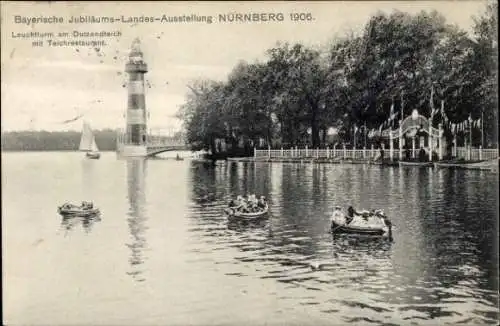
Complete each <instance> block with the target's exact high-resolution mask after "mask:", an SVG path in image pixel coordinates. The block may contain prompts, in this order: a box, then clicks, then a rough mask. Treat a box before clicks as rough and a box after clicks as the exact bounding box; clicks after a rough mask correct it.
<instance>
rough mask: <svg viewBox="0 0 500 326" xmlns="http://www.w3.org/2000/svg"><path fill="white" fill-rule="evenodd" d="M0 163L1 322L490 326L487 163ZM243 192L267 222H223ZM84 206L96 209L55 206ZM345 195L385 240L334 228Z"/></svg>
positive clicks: (491, 213) (60, 156)
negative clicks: (373, 211)
mask: <svg viewBox="0 0 500 326" xmlns="http://www.w3.org/2000/svg"><path fill="white" fill-rule="evenodd" d="M2 173H3V175H2V177H3V178H2V230H3V231H2V237H3V246H2V248H3V269H4V275H3V276H4V279H3V291H4V293H3V308H4V309H3V314H4V323H6V324H8V325H19V324H23V325H26V324H50V325H76V324H87V325H88V324H92V325H118V324H120V325H188V324H192V325H223V324H224V325H238V324H241V325H259V324H260V325H263V324H268V325H273V324H285V323H286V324H287V325H288V324H290V325H322V324H323V325H327V324H328V325H345V324H354V325H363V324H367V325H445V324H452V325H460V324H463V325H484V324H497V322H496V320H497V318H498V308H497V307H498V295H497V293H498V281H497V279H498V273H497V263H496V261H497V259H496V256H497V249H496V248H497V246H496V242H497V240H496V234H497V232H496V228H497V223H496V220H497V211H498V197H497V196H498V193H497V189H498V176H497V175H495V174H491V173H490V172H484V171H458V170H457V171H454V170H447V169H439V170H435V169H432V168H413V167H408V168H392V167H381V166H369V165H312V164H280V163H228V164H220V165H218V166H217V167H216V168H214V169H211V168H207V167H205V166H203V165H202V164H195V163H192V162H190V161H189V160H185V161H175V160H161V159H158V160H148V161H140V160H136V161H123V160H117V159H116V156H115V155H114V153H104V154H103V156H102V157H101V159H100V160H85V159H83V158H82V155H81V154H80V153H3V157H2ZM247 193H256V194H258V195H260V194H264V195H266V197H267V199H268V201H269V202H270V215H269V219H268V220H264V221H260V222H257V223H250V224H248V223H247V224H242V223H229V222H228V221H227V219H226V218H225V216H224V215H223V213H222V209H223V208H224V205H225V203H226V202H227V200H228V198H230V197H231V196H235V195H238V194H247ZM82 200H92V201H94V203H95V205H97V206H98V207H99V208H100V209H101V210H102V212H103V213H102V216H101V218H100V219H67V220H65V219H62V218H61V217H60V216H59V215H58V214H57V212H56V209H57V205H60V204H62V203H63V202H65V201H74V202H80V201H82ZM349 204H352V205H353V206H355V207H356V208H367V209H369V208H383V209H384V210H385V211H386V213H387V214H388V215H389V216H390V217H391V220H392V222H393V224H394V242H392V243H391V242H389V241H387V240H386V239H380V238H360V237H352V236H335V237H333V236H332V235H331V234H329V233H328V232H327V231H328V226H329V225H328V219H329V215H330V213H331V211H332V209H333V207H334V205H342V206H346V205H349ZM312 262H320V263H322V264H323V266H324V268H321V269H318V270H314V269H312V268H311V266H310V264H311V263H312Z"/></svg>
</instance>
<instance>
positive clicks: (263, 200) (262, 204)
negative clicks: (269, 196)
mask: <svg viewBox="0 0 500 326" xmlns="http://www.w3.org/2000/svg"><path fill="white" fill-rule="evenodd" d="M257 206H258V207H259V208H261V209H264V208H266V197H264V196H260V198H259V201H258V203H257Z"/></svg>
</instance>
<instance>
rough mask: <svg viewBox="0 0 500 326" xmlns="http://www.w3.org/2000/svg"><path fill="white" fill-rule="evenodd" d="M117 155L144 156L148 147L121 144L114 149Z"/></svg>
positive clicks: (124, 156)
mask: <svg viewBox="0 0 500 326" xmlns="http://www.w3.org/2000/svg"><path fill="white" fill-rule="evenodd" d="M116 154H117V155H118V157H119V158H120V157H123V158H126V157H146V156H147V155H148V148H147V146H146V145H122V146H120V147H119V148H118V150H117V151H116Z"/></svg>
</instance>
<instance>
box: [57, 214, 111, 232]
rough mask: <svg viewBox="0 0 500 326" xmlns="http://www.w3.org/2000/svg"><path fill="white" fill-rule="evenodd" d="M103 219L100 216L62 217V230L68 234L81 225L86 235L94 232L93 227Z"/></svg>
mask: <svg viewBox="0 0 500 326" xmlns="http://www.w3.org/2000/svg"><path fill="white" fill-rule="evenodd" d="M100 221H101V217H100V216H99V215H91V216H85V217H83V216H62V217H61V229H63V230H65V231H66V232H68V231H71V230H73V229H74V228H75V227H76V226H77V225H78V224H80V225H81V226H82V228H83V230H85V232H86V233H90V231H92V227H93V225H94V224H95V223H96V222H100Z"/></svg>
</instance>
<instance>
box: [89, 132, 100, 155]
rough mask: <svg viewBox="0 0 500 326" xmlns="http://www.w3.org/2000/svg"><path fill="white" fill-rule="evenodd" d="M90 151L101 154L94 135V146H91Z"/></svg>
mask: <svg viewBox="0 0 500 326" xmlns="http://www.w3.org/2000/svg"><path fill="white" fill-rule="evenodd" d="M90 150H91V151H92V152H99V148H98V147H97V144H96V142H95V136H94V135H92V145H91V146H90Z"/></svg>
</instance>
